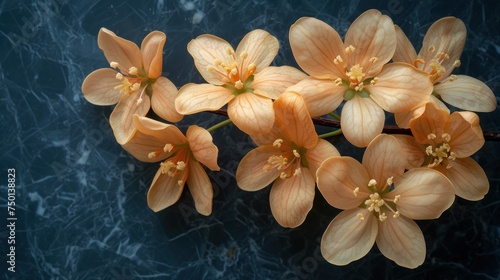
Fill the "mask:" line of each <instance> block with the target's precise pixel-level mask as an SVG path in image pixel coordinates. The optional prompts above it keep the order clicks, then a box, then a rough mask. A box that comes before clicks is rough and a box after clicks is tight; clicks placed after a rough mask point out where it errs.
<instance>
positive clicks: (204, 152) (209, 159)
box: [123, 115, 220, 215]
mask: <svg viewBox="0 0 500 280" xmlns="http://www.w3.org/2000/svg"><path fill="white" fill-rule="evenodd" d="M133 122H134V125H135V127H136V128H137V131H136V132H135V133H134V135H133V137H132V138H131V139H130V140H129V141H128V142H127V143H125V144H124V145H123V148H124V149H125V150H126V151H128V152H129V153H131V154H132V155H133V156H134V157H135V158H137V159H138V160H141V161H144V162H157V161H163V162H162V163H161V164H160V169H158V172H156V175H155V177H154V179H153V182H152V183H151V187H150V188H149V192H148V205H149V207H150V208H151V209H152V210H153V211H155V212H157V211H160V210H162V209H165V208H167V207H169V206H171V205H172V204H174V203H175V202H177V200H178V199H179V197H180V195H181V193H182V190H183V188H184V184H185V183H186V182H187V185H188V188H189V191H190V192H191V195H192V196H193V199H194V203H195V207H196V210H197V211H198V212H199V213H201V214H203V215H210V213H212V198H213V189H212V183H211V182H210V179H209V177H208V175H207V173H206V172H205V170H204V169H203V167H202V165H201V164H203V165H205V166H206V167H208V168H209V169H210V170H212V171H219V169H220V168H219V166H218V165H217V155H218V152H219V151H218V149H217V147H216V146H215V145H214V144H213V143H212V136H211V135H210V133H209V132H208V131H206V130H205V129H203V128H201V127H199V126H196V125H192V126H190V127H189V128H188V130H187V133H186V136H184V135H183V134H182V132H181V131H180V130H179V129H178V128H177V127H176V126H174V125H171V124H165V123H161V122H158V121H156V120H152V119H149V118H146V117H141V116H138V115H134V118H133Z"/></svg>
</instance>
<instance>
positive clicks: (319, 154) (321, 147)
mask: <svg viewBox="0 0 500 280" xmlns="http://www.w3.org/2000/svg"><path fill="white" fill-rule="evenodd" d="M333 156H340V153H339V151H338V150H337V148H335V146H333V144H332V143H330V142H328V141H326V140H325V139H319V140H318V144H316V146H315V147H314V148H312V149H310V150H307V153H306V157H307V162H308V164H309V169H310V170H311V172H312V174H316V171H317V170H318V168H319V167H320V165H321V164H322V163H323V161H325V160H326V159H327V158H329V157H333Z"/></svg>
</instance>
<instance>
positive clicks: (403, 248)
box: [376, 216, 425, 268]
mask: <svg viewBox="0 0 500 280" xmlns="http://www.w3.org/2000/svg"><path fill="white" fill-rule="evenodd" d="M376 242H377V247H378V248H379V250H380V252H382V254H383V255H384V256H386V257H387V258H388V259H390V260H393V261H394V262H395V263H396V264H398V265H399V266H402V267H406V268H416V267H417V266H419V265H421V264H422V263H424V260H425V240H424V235H423V234H422V231H421V230H420V228H419V227H418V225H417V224H416V223H415V222H414V221H413V220H410V219H408V218H405V217H403V216H400V217H398V218H396V219H394V218H392V217H389V218H387V219H386V220H385V221H384V222H382V223H379V231H378V235H377V240H376Z"/></svg>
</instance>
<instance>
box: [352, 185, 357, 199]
mask: <svg viewBox="0 0 500 280" xmlns="http://www.w3.org/2000/svg"><path fill="white" fill-rule="evenodd" d="M352 193H353V194H354V196H355V197H356V196H358V193H359V187H356V188H355V189H354V190H353V191H352Z"/></svg>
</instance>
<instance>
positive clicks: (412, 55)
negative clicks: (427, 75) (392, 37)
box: [392, 25, 417, 65]
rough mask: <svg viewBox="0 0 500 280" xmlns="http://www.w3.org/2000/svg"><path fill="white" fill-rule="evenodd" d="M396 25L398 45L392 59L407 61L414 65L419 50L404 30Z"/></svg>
mask: <svg viewBox="0 0 500 280" xmlns="http://www.w3.org/2000/svg"><path fill="white" fill-rule="evenodd" d="M394 27H395V28H396V41H397V45H396V51H395V52H394V56H393V57H392V60H393V61H394V62H405V63H409V64H411V65H413V63H414V61H415V59H416V58H417V52H416V51H415V48H414V47H413V45H412V44H411V42H410V40H409V39H408V37H406V34H405V33H404V32H403V30H402V29H401V28H400V27H399V26H397V25H396V26H394Z"/></svg>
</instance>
